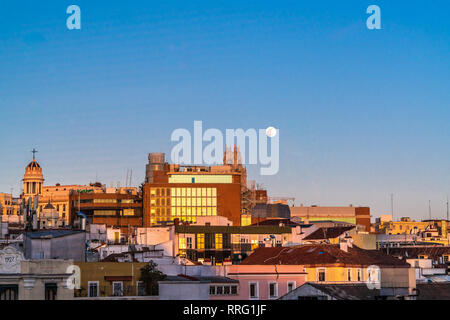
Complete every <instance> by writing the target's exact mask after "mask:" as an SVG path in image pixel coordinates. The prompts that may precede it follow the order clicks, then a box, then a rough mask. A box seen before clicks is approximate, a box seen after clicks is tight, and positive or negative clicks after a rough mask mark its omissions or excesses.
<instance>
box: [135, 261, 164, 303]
mask: <svg viewBox="0 0 450 320" xmlns="http://www.w3.org/2000/svg"><path fill="white" fill-rule="evenodd" d="M157 266H158V265H157V264H156V263H155V262H153V260H150V262H149V263H148V264H147V265H146V266H145V267H143V268H141V277H140V279H139V280H141V281H143V282H144V285H145V290H146V294H147V295H150V296H157V295H158V281H162V280H164V279H166V277H167V276H166V275H165V274H164V273H162V272H161V271H159V270H158V269H157V268H156V267H157Z"/></svg>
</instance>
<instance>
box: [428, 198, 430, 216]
mask: <svg viewBox="0 0 450 320" xmlns="http://www.w3.org/2000/svg"><path fill="white" fill-rule="evenodd" d="M428 213H429V215H430V220H431V200H428Z"/></svg>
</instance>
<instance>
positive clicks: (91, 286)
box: [88, 281, 98, 297]
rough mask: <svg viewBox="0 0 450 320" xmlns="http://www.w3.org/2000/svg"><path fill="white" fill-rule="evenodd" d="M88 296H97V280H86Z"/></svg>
mask: <svg viewBox="0 0 450 320" xmlns="http://www.w3.org/2000/svg"><path fill="white" fill-rule="evenodd" d="M88 297H98V281H89V282H88Z"/></svg>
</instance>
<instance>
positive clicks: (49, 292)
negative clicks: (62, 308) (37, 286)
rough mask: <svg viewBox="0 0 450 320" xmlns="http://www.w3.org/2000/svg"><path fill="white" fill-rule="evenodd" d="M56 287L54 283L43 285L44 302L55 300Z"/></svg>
mask: <svg viewBox="0 0 450 320" xmlns="http://www.w3.org/2000/svg"><path fill="white" fill-rule="evenodd" d="M57 288H58V286H57V285H56V283H46V284H45V300H56V292H57Z"/></svg>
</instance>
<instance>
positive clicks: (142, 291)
mask: <svg viewBox="0 0 450 320" xmlns="http://www.w3.org/2000/svg"><path fill="white" fill-rule="evenodd" d="M136 287H137V295H138V296H145V295H146V288H145V283H144V281H137V282H136Z"/></svg>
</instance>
